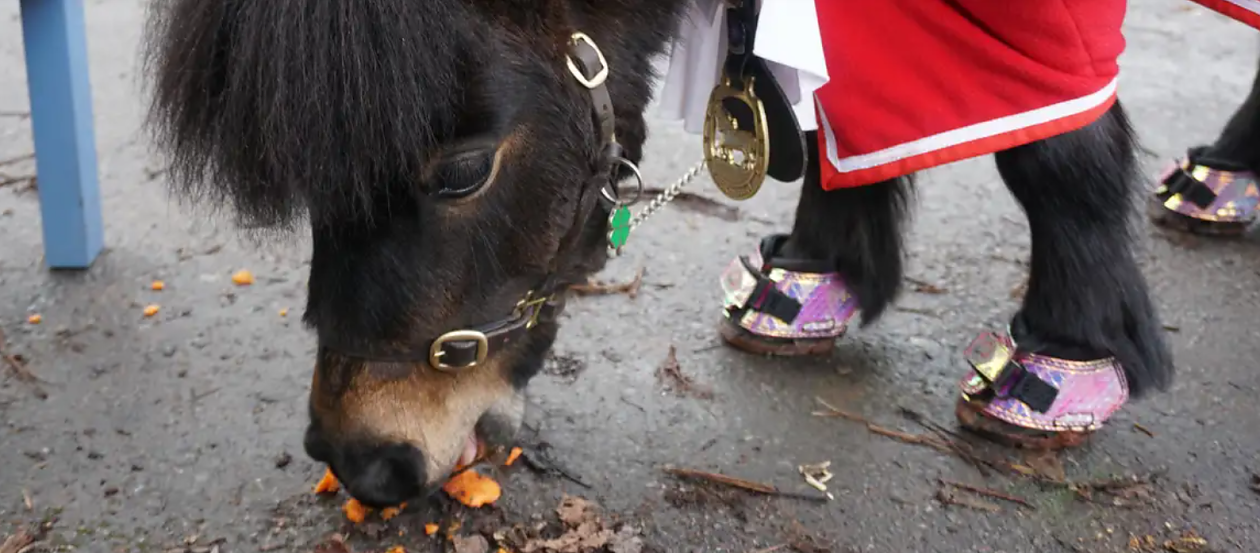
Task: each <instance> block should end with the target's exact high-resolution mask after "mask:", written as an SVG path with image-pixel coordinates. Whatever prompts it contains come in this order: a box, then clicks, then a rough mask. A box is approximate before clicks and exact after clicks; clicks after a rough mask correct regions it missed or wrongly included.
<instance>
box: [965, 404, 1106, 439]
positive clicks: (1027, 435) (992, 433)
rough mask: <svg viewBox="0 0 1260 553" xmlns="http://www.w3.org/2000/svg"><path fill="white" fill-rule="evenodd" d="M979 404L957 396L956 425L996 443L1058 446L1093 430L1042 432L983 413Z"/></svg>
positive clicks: (1087, 436)
mask: <svg viewBox="0 0 1260 553" xmlns="http://www.w3.org/2000/svg"><path fill="white" fill-rule="evenodd" d="M980 409H981V408H980V407H978V406H976V405H972V404H971V403H970V402H968V401H967V400H965V399H962V398H958V403H957V404H956V405H955V407H954V416H955V417H956V418H957V419H958V424H959V426H962V427H963V429H965V430H967V431H970V432H972V433H974V434H976V435H977V436H980V437H982V438H985V439H987V440H990V441H993V442H995V443H998V444H1001V445H1004V446H1007V447H1014V448H1019V449H1032V450H1060V449H1069V448H1073V447H1079V446H1081V445H1084V444H1085V443H1086V442H1088V441H1089V439H1090V437H1092V436H1093V435H1094V433H1093V432H1092V431H1088V432H1087V431H1065V432H1043V431H1040V430H1033V429H1030V428H1023V427H1020V426H1015V425H1013V424H1010V423H1007V422H1005V421H1001V420H998V419H994V418H990V417H986V416H985V415H984V413H983V412H981V410H980Z"/></svg>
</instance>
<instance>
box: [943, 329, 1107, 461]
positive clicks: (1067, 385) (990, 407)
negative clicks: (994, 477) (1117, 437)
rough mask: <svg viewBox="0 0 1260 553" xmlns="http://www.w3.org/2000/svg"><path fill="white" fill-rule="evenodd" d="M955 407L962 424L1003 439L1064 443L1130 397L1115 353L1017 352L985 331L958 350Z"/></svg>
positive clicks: (1072, 442)
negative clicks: (966, 367) (962, 364)
mask: <svg viewBox="0 0 1260 553" xmlns="http://www.w3.org/2000/svg"><path fill="white" fill-rule="evenodd" d="M963 357H964V358H965V359H966V360H967V363H968V364H970V365H971V369H972V373H971V374H970V375H968V376H966V377H964V378H963V379H962V381H961V382H959V390H960V391H961V392H962V397H960V398H959V399H958V403H957V406H956V407H955V409H954V414H955V416H956V417H957V418H958V422H959V424H961V425H962V427H963V428H965V429H967V430H970V431H972V432H974V433H976V434H978V435H980V436H983V437H985V438H988V439H990V440H993V441H995V442H998V443H1001V444H1003V445H1008V446H1013V447H1020V448H1029V449H1063V448H1067V447H1075V446H1079V445H1081V444H1083V443H1085V442H1086V441H1087V440H1088V439H1089V437H1090V436H1091V435H1093V433H1094V432H1096V431H1097V430H1098V429H1099V428H1101V427H1102V425H1103V423H1104V422H1106V421H1107V419H1109V418H1111V416H1112V415H1113V414H1115V412H1116V411H1117V410H1118V409H1120V407H1121V406H1123V405H1124V403H1125V402H1126V401H1128V399H1129V387H1128V383H1127V381H1126V379H1125V376H1124V371H1123V370H1121V367H1120V364H1119V362H1117V361H1116V359H1115V358H1114V357H1109V358H1106V359H1097V360H1093V361H1073V360H1068V359H1059V358H1056V357H1050V356H1047V355H1042V354H1037V353H1030V352H1027V351H1022V350H1020V349H1019V347H1018V346H1017V345H1016V344H1015V342H1014V340H1012V339H1011V337H1010V336H1009V335H1004V334H996V333H984V334H981V335H980V336H979V337H977V338H976V339H975V340H974V341H973V342H972V343H971V345H970V346H968V347H967V350H966V351H965V352H964V353H963Z"/></svg>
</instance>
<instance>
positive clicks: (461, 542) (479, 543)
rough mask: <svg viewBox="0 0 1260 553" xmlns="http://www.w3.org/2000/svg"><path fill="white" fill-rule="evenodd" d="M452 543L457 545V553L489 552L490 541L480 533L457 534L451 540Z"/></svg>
mask: <svg viewBox="0 0 1260 553" xmlns="http://www.w3.org/2000/svg"><path fill="white" fill-rule="evenodd" d="M451 545H452V546H454V547H455V553H489V552H490V542H488V541H486V538H484V537H482V536H480V535H476V534H474V535H471V536H455V538H454V539H452V540H451Z"/></svg>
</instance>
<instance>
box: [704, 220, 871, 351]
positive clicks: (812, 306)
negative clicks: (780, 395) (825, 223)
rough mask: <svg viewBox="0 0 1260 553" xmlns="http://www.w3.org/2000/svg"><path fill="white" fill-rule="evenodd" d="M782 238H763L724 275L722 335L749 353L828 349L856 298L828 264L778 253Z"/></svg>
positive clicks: (843, 327) (841, 332) (840, 332)
mask: <svg viewBox="0 0 1260 553" xmlns="http://www.w3.org/2000/svg"><path fill="white" fill-rule="evenodd" d="M786 240H787V236H785V235H774V236H770V237H768V238H766V239H764V240H762V243H761V247H760V248H759V249H758V250H757V251H755V252H753V253H752V254H750V255H745V256H740V257H737V258H736V259H735V260H734V261H732V262H731V264H730V266H729V267H727V269H726V272H724V273H723V274H722V291H723V292H724V298H723V320H722V324H721V327H720V330H721V334H722V338H723V339H725V340H726V341H727V342H728V343H730V344H731V345H732V346H735V347H737V348H739V349H742V350H745V351H748V352H751V353H759V354H771V355H811V354H813V355H817V354H825V353H828V352H830V351H831V349H832V347H833V345H834V341H835V339H836V338H838V337H840V336H843V335H844V333H845V330H846V329H847V328H848V322H849V319H851V318H853V315H854V313H855V312H856V310H857V299H856V298H855V297H853V294H851V293H849V289H848V287H846V286H845V284H844V280H843V279H841V278H840V275H839V274H837V273H835V272H834V271H833V270H829V269H831V267H829V266H828V263H826V262H823V261H818V260H801V259H788V258H782V257H776V256H775V255H774V252H777V251H778V250H779V248H780V247H781V246H782V244H783V242H784V241H786Z"/></svg>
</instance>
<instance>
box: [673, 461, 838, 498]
mask: <svg viewBox="0 0 1260 553" xmlns="http://www.w3.org/2000/svg"><path fill="white" fill-rule="evenodd" d="M662 470H664V471H665V473H666V474H670V475H673V476H677V477H679V478H691V479H694V480H702V481H705V482H710V483H714V484H721V485H723V486H730V487H732V488H739V489H741V490H744V491H747V492H752V493H758V494H762V495H771V496H775V497H783V498H789V499H804V500H806V501H827V497H826V496H821V495H815V494H804V493H794V492H785V491H782V490H780V489H778V488H776V487H774V486H771V485H769V484H762V483H760V482H753V481H751V480H744V479H741V478H735V477H732V476H726V475H724V474H717V473H714V472H704V471H699V470H691V469H680V468H673V467H667V468H664V469H662Z"/></svg>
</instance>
